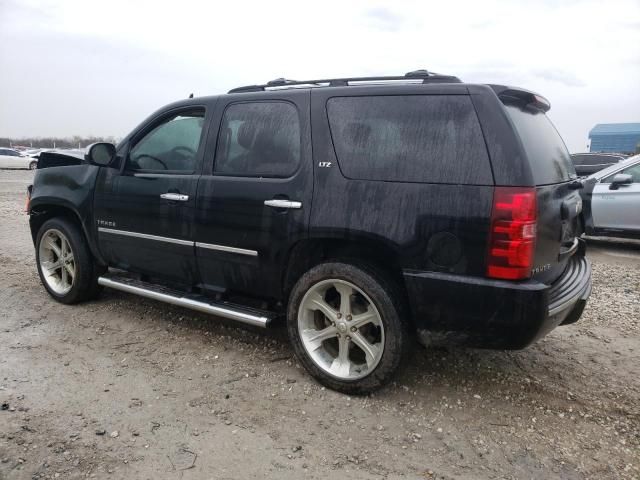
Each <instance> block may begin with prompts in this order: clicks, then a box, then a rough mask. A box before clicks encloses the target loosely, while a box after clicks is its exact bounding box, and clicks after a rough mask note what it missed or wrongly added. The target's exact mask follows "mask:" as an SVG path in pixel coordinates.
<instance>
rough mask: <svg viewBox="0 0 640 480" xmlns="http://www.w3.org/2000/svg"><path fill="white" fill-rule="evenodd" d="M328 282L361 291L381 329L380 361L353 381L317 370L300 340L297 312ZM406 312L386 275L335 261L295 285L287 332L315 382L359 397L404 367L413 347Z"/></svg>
mask: <svg viewBox="0 0 640 480" xmlns="http://www.w3.org/2000/svg"><path fill="white" fill-rule="evenodd" d="M328 279H337V280H345V281H347V282H349V283H351V284H353V285H355V286H356V287H357V288H358V289H360V290H362V292H364V293H365V294H366V295H367V296H368V297H369V299H370V300H371V301H372V302H373V303H374V304H375V307H376V308H377V310H378V312H379V313H380V317H381V320H382V325H383V327H384V348H383V352H382V357H381V358H380V360H379V362H378V364H377V365H376V366H375V367H374V368H373V369H372V371H371V372H370V373H368V374H367V375H366V376H365V377H362V378H359V379H356V380H346V379H339V378H337V377H335V376H333V375H330V374H329V373H328V372H326V371H324V370H323V369H322V368H320V367H319V366H318V365H317V364H316V363H315V361H314V360H313V359H312V358H311V356H310V355H309V353H308V352H307V350H306V348H305V346H304V344H303V341H302V339H301V337H300V332H299V328H298V312H299V309H300V306H301V302H302V300H303V298H304V295H305V294H306V293H307V291H308V290H309V289H310V288H312V287H313V286H314V285H316V284H318V283H319V282H322V281H324V280H328ZM407 312H408V310H407V308H406V301H405V296H404V294H403V291H402V289H401V288H400V287H399V286H398V284H397V283H396V282H394V281H392V280H391V279H390V278H389V275H385V274H384V273H383V272H381V271H379V270H377V269H376V268H374V267H372V266H371V265H368V264H359V263H357V264H356V263H355V262H354V263H352V262H351V261H349V262H348V263H347V262H346V261H345V262H343V261H335V262H331V263H322V264H319V265H317V266H315V267H313V268H312V269H310V270H309V271H307V272H306V273H305V274H304V275H302V277H301V278H300V279H299V280H298V281H297V282H296V284H295V285H294V287H293V290H292V291H291V295H290V297H289V304H288V309H287V330H288V333H289V338H290V341H291V343H292V345H293V348H294V351H295V353H296V356H297V357H298V359H299V361H300V363H302V365H303V366H304V367H305V368H306V369H307V371H308V372H309V373H310V374H311V375H312V376H313V377H314V378H315V379H316V380H318V382H320V383H321V384H322V385H325V386H326V387H328V388H331V389H333V390H337V391H339V392H343V393H347V394H355V395H362V394H367V393H371V392H373V391H375V390H377V389H379V388H380V387H382V386H384V385H385V384H386V383H388V382H389V381H390V380H391V379H392V378H393V377H394V376H395V375H396V373H397V372H398V370H399V368H400V367H401V366H403V365H404V364H405V362H406V359H407V357H408V356H409V353H410V350H411V346H412V342H411V339H410V336H409V327H408V325H409V321H408V314H407Z"/></svg>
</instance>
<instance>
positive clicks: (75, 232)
mask: <svg viewBox="0 0 640 480" xmlns="http://www.w3.org/2000/svg"><path fill="white" fill-rule="evenodd" d="M51 229H56V230H59V231H60V232H62V233H63V234H64V235H65V236H66V237H67V240H68V241H69V245H70V246H71V251H72V252H73V257H74V263H75V268H76V274H75V278H74V280H73V286H72V287H71V290H69V291H68V292H67V293H65V294H64V295H60V294H59V293H56V292H54V291H53V290H52V289H51V288H50V287H49V285H48V284H47V282H46V280H45V279H44V274H43V272H42V267H41V265H40V242H41V241H42V237H43V236H44V235H45V233H46V232H47V231H49V230H51ZM35 248H36V265H37V267H38V275H40V281H41V282H42V285H43V286H44V288H45V289H46V290H47V292H48V293H49V295H51V296H52V297H53V298H54V299H56V300H57V301H58V302H61V303H66V304H72V303H77V302H80V301H82V300H84V299H85V298H86V297H87V294H88V292H89V289H90V287H91V282H92V280H93V261H92V258H91V254H90V252H89V249H88V247H87V244H86V240H85V239H84V235H83V234H82V232H81V231H80V229H79V228H78V227H77V226H76V225H75V224H73V223H72V222H70V221H69V220H67V219H66V218H52V219H50V220H47V221H46V222H45V223H44V224H43V225H42V227H40V230H38V235H37V236H36V244H35Z"/></svg>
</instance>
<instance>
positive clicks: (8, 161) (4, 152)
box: [0, 148, 38, 170]
mask: <svg viewBox="0 0 640 480" xmlns="http://www.w3.org/2000/svg"><path fill="white" fill-rule="evenodd" d="M37 167H38V160H36V159H35V158H31V157H26V156H23V155H21V154H20V152H18V151H17V150H13V149H12V148H0V168H28V169H29V170H35V169H36V168H37Z"/></svg>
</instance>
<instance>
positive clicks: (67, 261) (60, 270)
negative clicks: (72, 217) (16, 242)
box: [38, 228, 76, 295]
mask: <svg viewBox="0 0 640 480" xmlns="http://www.w3.org/2000/svg"><path fill="white" fill-rule="evenodd" d="M38 257H39V262H40V270H41V271H42V277H43V278H44V280H45V282H47V285H48V286H49V288H50V289H51V290H53V291H54V292H55V293H56V294H58V295H65V294H67V293H68V292H69V290H71V287H72V286H73V281H74V279H75V277H76V262H75V258H74V256H73V251H72V250H71V244H70V243H69V240H68V239H67V237H66V236H65V234H64V233H62V232H61V231H60V230H56V229H53V228H52V229H51V230H47V231H46V232H45V233H44V235H42V238H41V239H40V246H39V248H38Z"/></svg>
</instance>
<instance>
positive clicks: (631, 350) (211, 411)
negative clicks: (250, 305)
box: [0, 170, 640, 479]
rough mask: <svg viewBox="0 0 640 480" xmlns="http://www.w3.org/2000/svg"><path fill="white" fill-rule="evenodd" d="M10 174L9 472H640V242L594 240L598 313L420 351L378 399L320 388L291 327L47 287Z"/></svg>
mask: <svg viewBox="0 0 640 480" xmlns="http://www.w3.org/2000/svg"><path fill="white" fill-rule="evenodd" d="M31 176H32V173H31V172H26V171H21V172H16V171H6V170H3V171H0V225H1V228H0V262H1V264H2V266H3V267H2V274H1V275H0V403H2V411H0V478H1V479H5V478H6V479H40V478H61V479H67V478H72V479H74V478H123V479H124V478H126V479H138V478H140V479H159V478H184V479H231V478H237V479H247V478H278V479H299V478H318V479H319V478H357V479H381V478H385V479H393V478H400V477H402V478H438V479H482V478H517V479H520V478H535V479H548V478H565V479H583V478H594V479H596V478H597V479H601V478H611V479H618V478H620V479H623V478H626V479H630V478H639V477H640V351H639V348H638V347H639V346H640V246H639V245H638V244H637V243H636V244H634V243H633V242H631V243H623V244H611V243H608V242H602V241H598V242H593V243H594V248H593V249H592V252H593V253H592V260H593V264H594V265H593V266H594V290H593V294H592V297H591V300H590V303H589V304H588V307H587V310H586V311H585V315H584V317H583V319H582V320H581V321H580V322H579V323H578V324H576V325H573V326H569V327H562V328H559V329H557V330H556V331H554V332H553V333H552V334H551V335H549V336H548V337H547V338H546V339H544V340H543V341H541V342H539V343H538V344H536V345H535V346H533V347H531V348H529V349H527V350H524V351H520V352H500V351H499V352H493V351H480V350H467V349H431V350H425V349H417V351H416V353H415V355H414V358H413V361H412V364H411V365H410V367H409V368H408V369H407V370H406V371H405V372H404V373H403V374H402V375H401V377H400V378H399V379H398V382H397V383H396V384H393V385H391V386H389V387H387V388H385V389H384V390H382V391H380V392H379V393H377V394H376V395H373V396H371V397H364V398H355V397H351V398H350V397H347V396H344V395H341V394H337V393H334V392H332V391H329V390H325V389H323V388H321V387H319V386H318V385H317V384H316V383H315V382H314V381H313V380H311V379H310V377H309V376H307V375H306V374H305V372H304V371H303V370H302V369H301V367H300V366H299V365H298V364H297V363H296V361H295V359H294V358H293V357H292V350H291V348H290V347H289V345H288V343H287V341H286V335H285V331H284V328H282V327H279V328H278V327H276V328H275V329H273V330H271V331H267V332H263V331H256V330H248V329H246V328H238V327H235V326H233V325H229V324H224V323H222V322H221V321H220V320H218V319H216V318H213V317H207V316H205V315H199V314H196V313H193V312H191V311H188V310H182V309H179V308H173V307H171V306H167V305H164V304H161V303H157V302H153V301H148V300H143V299H140V298H136V297H134V296H131V295H127V294H124V293H119V292H115V291H106V292H105V294H104V295H103V296H102V298H101V299H99V300H98V301H95V302H91V303H87V304H83V305H79V306H64V305H60V304H57V303H55V302H54V301H53V300H51V299H50V298H49V297H48V296H47V294H46V293H45V291H44V289H43V288H42V287H41V286H40V282H39V280H38V276H37V273H36V268H35V264H34V256H33V247H32V244H31V239H30V236H29V232H28V225H27V217H26V216H25V215H24V214H23V213H22V212H21V209H22V207H23V192H24V189H25V186H26V185H27V184H28V183H29V181H30V179H31Z"/></svg>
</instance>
